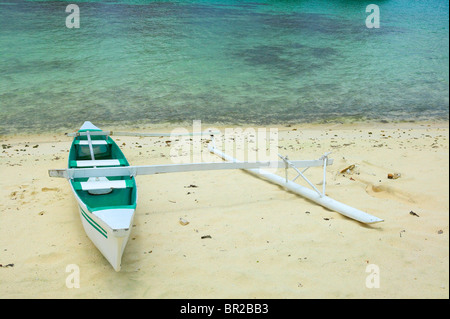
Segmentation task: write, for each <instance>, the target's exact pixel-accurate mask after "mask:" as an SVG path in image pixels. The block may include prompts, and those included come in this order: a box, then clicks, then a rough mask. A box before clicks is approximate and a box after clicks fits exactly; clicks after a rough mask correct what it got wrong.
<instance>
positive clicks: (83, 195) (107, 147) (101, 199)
mask: <svg viewBox="0 0 450 319" xmlns="http://www.w3.org/2000/svg"><path fill="white" fill-rule="evenodd" d="M83 140H87V136H78V137H77V138H75V139H74V141H73V142H72V146H71V148H70V152H69V168H76V164H74V163H76V162H75V161H81V160H91V159H92V158H91V153H90V150H89V145H87V144H85V145H81V144H80V143H79V142H77V141H83ZM91 140H92V141H95V140H104V141H107V144H102V145H93V146H92V149H93V151H94V157H95V160H106V159H120V160H122V164H121V166H128V165H129V163H128V161H127V160H126V158H125V156H124V155H123V153H122V151H121V150H120V148H119V146H117V144H116V143H115V142H114V141H113V140H112V139H111V138H110V137H109V136H104V135H93V136H91ZM102 167H105V166H102ZM107 178H108V179H109V180H111V181H112V180H133V187H127V188H122V189H113V190H112V192H110V193H108V194H103V195H94V194H90V193H89V192H88V191H83V190H76V192H77V194H78V196H79V197H80V199H81V200H82V201H83V202H84V203H85V204H86V206H88V208H89V210H90V211H95V210H100V209H108V208H133V209H134V208H136V184H135V182H134V178H133V177H129V176H111V177H108V176H107ZM87 180H88V178H75V179H74V180H72V181H71V182H85V181H87Z"/></svg>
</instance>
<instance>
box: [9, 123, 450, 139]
mask: <svg viewBox="0 0 450 319" xmlns="http://www.w3.org/2000/svg"><path fill="white" fill-rule="evenodd" d="M449 123H450V122H449V120H448V119H446V120H443V119H439V120H435V119H429V120H417V121H413V120H405V121H386V120H373V121H348V122H346V121H339V120H337V121H325V122H321V121H317V122H309V123H306V122H305V123H288V122H286V123H282V122H280V123H272V124H252V123H250V124H232V123H207V122H205V123H203V122H201V126H202V127H203V128H209V127H212V128H218V129H225V128H234V127H239V128H251V127H252V128H278V129H280V128H283V129H289V128H295V127H301V128H313V127H317V128H319V129H321V128H325V127H328V126H330V127H347V126H349V127H351V126H362V127H371V126H372V127H373V126H375V125H376V126H382V127H385V128H391V127H400V128H404V127H409V126H424V125H432V126H434V127H448V126H449ZM81 124H83V123H81V122H80V123H78V124H77V125H78V126H81ZM96 125H98V126H99V127H101V128H102V129H104V130H112V131H129V132H144V130H149V131H148V132H149V133H152V132H160V131H158V130H162V129H166V130H168V131H164V132H162V131H161V132H162V133H170V130H173V129H177V128H183V129H188V131H190V132H192V127H193V121H191V122H188V121H186V122H179V123H170V122H162V123H138V124H133V125H132V124H125V125H121V124H120V123H115V124H104V125H102V124H101V123H98V124H96ZM77 129H78V127H76V126H75V127H73V128H69V127H66V128H63V127H61V128H57V129H55V130H42V131H26V130H25V131H22V132H19V131H20V130H19V129H18V130H17V132H9V133H5V134H0V140H1V139H2V138H11V137H21V136H24V137H25V136H33V135H44V136H45V135H52V134H60V135H61V136H64V134H66V133H69V132H75V131H76V130H77Z"/></svg>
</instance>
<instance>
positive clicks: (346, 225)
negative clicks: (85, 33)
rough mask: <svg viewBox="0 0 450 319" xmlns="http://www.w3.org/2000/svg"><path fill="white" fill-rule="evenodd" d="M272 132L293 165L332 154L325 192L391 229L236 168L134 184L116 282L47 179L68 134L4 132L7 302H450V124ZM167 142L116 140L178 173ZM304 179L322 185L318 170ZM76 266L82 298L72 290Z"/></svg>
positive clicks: (55, 183)
mask: <svg viewBox="0 0 450 319" xmlns="http://www.w3.org/2000/svg"><path fill="white" fill-rule="evenodd" d="M174 127H175V126H170V125H159V126H156V125H150V126H149V127H141V128H132V129H130V128H128V130H135V131H139V132H143V131H147V132H152V131H153V132H161V131H163V132H170V131H171V130H172V129H173V128H174ZM206 127H208V126H207V125H204V128H206ZM102 128H103V129H116V128H109V127H108V128H106V127H102ZM186 128H187V129H189V126H187V127H186ZM217 128H218V129H219V130H224V128H225V127H217ZM277 128H278V137H279V140H278V148H279V152H280V153H281V154H283V155H288V156H289V158H290V159H317V158H319V157H320V156H321V155H322V154H324V153H325V152H328V151H331V152H332V154H331V155H330V157H331V158H333V159H334V164H333V165H332V166H329V167H328V169H327V172H328V177H327V195H329V196H330V197H332V198H334V199H337V200H339V201H341V202H343V203H346V204H348V205H350V206H353V207H356V208H358V209H360V210H362V211H365V212H368V213H370V214H372V215H375V216H377V217H379V218H382V219H383V220H384V222H382V223H376V224H373V225H363V224H361V223H358V222H356V221H353V220H351V219H349V218H346V217H344V216H342V215H340V214H339V213H336V212H333V211H329V210H327V209H325V208H323V207H321V206H318V205H316V204H314V203H312V202H310V201H308V200H305V199H303V198H302V197H300V196H297V195H295V194H292V193H289V192H286V191H284V190H283V189H282V188H281V187H278V186H276V185H273V184H271V183H268V182H266V181H264V180H261V179H258V178H255V177H254V176H252V175H250V174H248V173H245V172H243V171H240V170H232V171H211V172H192V173H180V174H161V175H154V176H138V177H137V183H138V192H139V202H138V206H137V210H136V215H135V220H134V225H133V229H132V233H131V237H130V240H129V242H128V245H127V248H126V250H125V253H124V256H123V259H122V270H121V271H120V272H115V271H114V269H113V268H112V267H111V266H110V264H109V263H108V262H107V260H106V259H105V258H104V257H103V256H102V254H101V253H100V252H99V251H98V250H97V249H96V248H95V246H94V245H93V244H92V243H91V242H90V240H89V239H88V237H87V236H86V234H85V232H84V229H83V227H82V224H81V221H80V217H79V214H78V210H77V205H76V202H75V199H74V198H73V196H72V193H71V191H70V188H69V185H68V183H67V181H66V180H64V179H57V178H50V177H49V176H48V169H52V168H66V167H67V156H68V150H69V147H70V143H71V138H70V137H67V136H64V134H60V133H58V134H56V133H54V134H40V135H12V136H0V144H2V149H1V152H0V172H1V176H2V177H3V178H2V179H1V181H0V185H1V187H0V195H1V198H2V201H1V203H0V264H1V266H0V287H1V289H0V298H288V299H300V298H449V284H448V283H449V236H448V234H449V186H448V185H449V125H448V122H441V123H428V122H422V123H361V124H358V123H353V124H315V125H309V124H308V125H304V124H299V125H294V124H292V125H287V126H286V125H280V126H278V127H277ZM74 129H75V128H74ZM125 129H127V128H124V130H125ZM61 133H62V132H61ZM168 139H169V138H167V137H162V138H161V137H152V138H140V137H122V136H121V137H115V138H114V140H115V141H116V142H117V143H118V145H120V146H121V148H122V150H123V152H124V154H125V155H126V157H127V158H128V160H129V162H130V163H131V164H132V165H150V164H170V163H171V162H172V161H171V158H170V154H171V153H170V152H171V147H172V146H173V142H167V140H168ZM202 145H203V146H204V147H205V149H206V141H203V142H202ZM216 160H217V159H216ZM351 165H354V167H353V169H351V170H349V171H344V172H343V173H341V171H342V170H343V169H345V168H347V167H349V166H351ZM279 173H280V174H283V172H282V171H280V172H279ZM307 173H308V176H309V177H311V180H312V181H313V183H315V184H316V185H320V183H321V174H322V172H321V169H320V168H319V169H315V168H314V169H310V170H309V171H308V172H307ZM396 173H397V174H399V176H400V177H399V178H396V179H394V178H393V179H390V178H388V174H396ZM180 218H183V219H184V220H185V221H187V222H188V224H187V225H182V224H180V222H179V221H180ZM68 265H76V266H77V267H79V271H80V272H79V273H80V282H79V284H80V286H79V288H69V287H68V286H67V285H66V279H67V277H68V276H69V275H70V274H71V273H70V271H69V272H67V271H66V269H68V268H67V267H68ZM374 269H375V270H376V274H375V275H376V276H377V277H376V278H377V279H376V280H374V281H373V280H372V281H371V280H370V278H373V277H371V276H373V275H374Z"/></svg>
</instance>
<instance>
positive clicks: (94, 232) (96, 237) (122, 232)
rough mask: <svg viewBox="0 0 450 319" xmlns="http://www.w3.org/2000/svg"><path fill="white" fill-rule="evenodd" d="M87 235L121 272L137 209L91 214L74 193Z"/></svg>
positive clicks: (102, 211) (106, 210)
mask: <svg viewBox="0 0 450 319" xmlns="http://www.w3.org/2000/svg"><path fill="white" fill-rule="evenodd" d="M74 196H75V199H76V200H77V203H78V210H79V214H80V218H81V222H82V224H83V228H84V230H85V232H86V235H87V236H88V237H89V239H90V240H91V241H92V243H93V244H94V245H95V246H96V247H97V249H98V250H99V251H100V252H101V253H102V254H103V256H104V257H105V258H106V259H107V260H108V262H109V263H110V264H111V266H112V267H113V268H114V270H115V271H120V269H121V264H122V255H123V252H124V250H125V247H126V245H127V242H128V239H129V237H130V233H131V228H132V225H133V219H134V213H135V209H129V208H116V209H105V210H96V211H94V212H91V211H90V210H89V208H88V207H87V206H86V205H85V204H84V203H83V201H81V199H80V198H79V197H78V196H77V194H76V192H74Z"/></svg>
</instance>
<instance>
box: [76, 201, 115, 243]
mask: <svg viewBox="0 0 450 319" xmlns="http://www.w3.org/2000/svg"><path fill="white" fill-rule="evenodd" d="M80 210H81V216H83V217H84V219H86V221H87V222H88V223H89V224H90V225H91V226H92V227H94V229H95V230H97V231H98V232H99V233H100V234H102V236H103V237H105V238H108V236H107V234H108V233H107V232H106V230H104V229H103V228H102V226H100V225H99V224H97V223H96V222H95V221H94V220H93V219H92V218H91V217H89V216H88V214H86V213H85V211H84V210H83V209H82V208H81V206H80Z"/></svg>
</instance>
